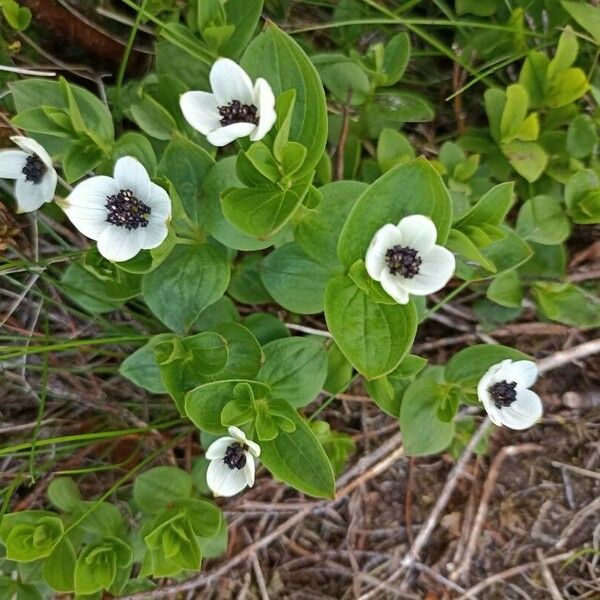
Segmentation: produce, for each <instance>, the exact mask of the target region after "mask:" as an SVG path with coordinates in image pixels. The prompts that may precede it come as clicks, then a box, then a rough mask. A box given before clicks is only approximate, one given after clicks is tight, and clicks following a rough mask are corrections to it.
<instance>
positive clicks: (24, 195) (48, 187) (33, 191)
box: [15, 169, 56, 213]
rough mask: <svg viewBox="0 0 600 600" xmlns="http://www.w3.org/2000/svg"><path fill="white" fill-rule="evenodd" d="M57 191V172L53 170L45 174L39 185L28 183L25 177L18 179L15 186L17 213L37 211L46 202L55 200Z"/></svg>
mask: <svg viewBox="0 0 600 600" xmlns="http://www.w3.org/2000/svg"><path fill="white" fill-rule="evenodd" d="M55 191H56V171H55V170H54V169H52V170H51V171H48V172H46V173H45V174H44V176H43V177H42V179H41V180H40V181H39V182H38V183H33V181H27V179H26V178H25V176H24V175H23V176H21V177H19V178H17V182H16V184H15V198H16V199H17V205H18V211H17V212H20V213H22V212H30V211H32V210H37V209H38V208H40V207H41V206H42V205H43V204H45V203H46V202H51V201H52V200H53V199H54V192H55Z"/></svg>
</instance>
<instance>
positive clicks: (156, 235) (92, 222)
mask: <svg viewBox="0 0 600 600" xmlns="http://www.w3.org/2000/svg"><path fill="white" fill-rule="evenodd" d="M60 204H61V206H62V208H63V210H64V211H65V213H66V214H67V216H68V217H69V219H70V220H71V222H72V223H73V225H75V227H77V229H79V231H81V233H83V235H86V236H87V237H89V238H91V239H93V240H97V241H98V251H99V252H100V254H102V256H104V257H105V258H107V259H108V260H112V261H114V262H119V261H123V260H129V259H130V258H133V257H134V256H135V255H136V254H137V253H138V252H139V251H140V250H150V249H151V248H156V247H157V246H160V244H162V242H163V241H164V239H165V238H166V237H167V234H168V224H169V219H170V218H171V199H170V198H169V195H168V194H167V192H166V191H165V190H164V189H163V188H161V187H159V186H158V185H156V184H154V183H152V182H151V181H150V177H149V176H148V172H147V171H146V169H145V168H144V167H143V166H142V164H141V163H140V162H139V161H137V160H136V159H135V158H132V157H131V156H124V157H123V158H120V159H119V160H118V161H117V163H116V164H115V170H114V174H113V177H107V176H106V175H99V176H97V177H90V178H89V179H86V180H85V181H82V182H81V183H80V184H79V185H77V186H76V187H75V188H74V189H73V191H72V192H71V194H70V195H69V197H68V198H66V200H64V201H62V202H60Z"/></svg>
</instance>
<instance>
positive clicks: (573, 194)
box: [565, 169, 600, 224]
mask: <svg viewBox="0 0 600 600" xmlns="http://www.w3.org/2000/svg"><path fill="white" fill-rule="evenodd" d="M599 188H600V182H599V180H598V176H597V175H596V173H595V172H594V171H592V170H590V169H582V170H581V171H578V172H577V173H575V174H574V175H573V176H572V177H571V178H570V179H569V180H568V181H567V184H566V186H565V204H566V205H567V210H568V212H569V214H570V216H571V218H572V219H573V221H574V222H575V223H581V224H592V223H598V222H600V194H599V192H598V190H599ZM594 208H595V210H594Z"/></svg>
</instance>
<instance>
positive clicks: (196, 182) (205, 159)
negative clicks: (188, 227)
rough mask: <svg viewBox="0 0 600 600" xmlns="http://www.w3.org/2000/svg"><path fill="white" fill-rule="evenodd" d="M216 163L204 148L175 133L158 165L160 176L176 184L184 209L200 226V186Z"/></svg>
mask: <svg viewBox="0 0 600 600" xmlns="http://www.w3.org/2000/svg"><path fill="white" fill-rule="evenodd" d="M214 163H215V161H214V160H213V158H212V157H211V156H210V155H209V154H208V152H206V150H204V148H201V147H200V146H198V145H197V144H194V143H193V142H190V141H189V140H186V139H185V138H183V137H181V136H179V135H176V136H175V137H174V138H173V139H172V140H171V142H170V143H169V145H168V146H167V149H166V150H165V152H164V154H163V156H162V159H161V161H160V164H159V165H158V175H163V176H164V177H167V178H168V179H169V181H171V183H172V184H173V185H174V186H175V189H176V190H177V193H178V194H179V197H180V198H181V203H182V204H183V208H184V209H185V212H186V213H187V215H188V216H189V217H190V219H192V221H193V222H194V223H195V224H196V225H198V226H201V225H203V223H202V218H201V209H200V203H201V202H200V188H201V186H202V184H203V183H204V181H205V178H206V176H207V174H208V172H209V171H210V169H211V168H212V166H213V165H214Z"/></svg>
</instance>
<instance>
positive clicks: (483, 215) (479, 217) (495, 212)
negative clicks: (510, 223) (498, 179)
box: [456, 181, 514, 229]
mask: <svg viewBox="0 0 600 600" xmlns="http://www.w3.org/2000/svg"><path fill="white" fill-rule="evenodd" d="M513 191H514V183H513V182H512V181H508V182H506V183H500V184H498V185H496V186H494V187H493V188H492V189H490V190H489V191H487V192H486V193H485V194H484V195H483V196H482V197H481V199H480V200H479V201H478V202H477V204H475V206H473V208H471V210H469V212H467V213H466V214H465V215H464V216H463V217H461V218H460V220H459V221H458V222H457V224H456V227H457V228H459V229H461V228H462V227H465V226H468V225H480V224H481V223H488V224H490V225H500V224H501V223H503V222H504V219H505V217H506V215H507V214H508V211H509V210H510V207H511V206H512V204H513V201H514V195H513V193H514V192H513Z"/></svg>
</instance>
